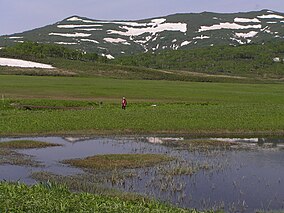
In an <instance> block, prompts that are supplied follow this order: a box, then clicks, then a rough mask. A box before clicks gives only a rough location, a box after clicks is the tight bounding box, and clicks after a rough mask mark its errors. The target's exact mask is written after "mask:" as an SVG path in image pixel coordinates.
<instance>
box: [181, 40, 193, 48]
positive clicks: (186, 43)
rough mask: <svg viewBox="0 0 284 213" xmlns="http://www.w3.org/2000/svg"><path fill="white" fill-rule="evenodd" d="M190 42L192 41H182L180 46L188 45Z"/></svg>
mask: <svg viewBox="0 0 284 213" xmlns="http://www.w3.org/2000/svg"><path fill="white" fill-rule="evenodd" d="M191 42H192V41H184V42H182V43H181V45H180V46H181V47H183V46H186V45H189V44H190V43H191Z"/></svg>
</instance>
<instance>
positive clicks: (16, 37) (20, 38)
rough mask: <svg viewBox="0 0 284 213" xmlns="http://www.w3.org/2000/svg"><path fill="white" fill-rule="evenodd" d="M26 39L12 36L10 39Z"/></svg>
mask: <svg viewBox="0 0 284 213" xmlns="http://www.w3.org/2000/svg"><path fill="white" fill-rule="evenodd" d="M21 38H24V37H23V36H11V37H9V39H21Z"/></svg>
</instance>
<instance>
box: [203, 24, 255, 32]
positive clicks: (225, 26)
mask: <svg viewBox="0 0 284 213" xmlns="http://www.w3.org/2000/svg"><path fill="white" fill-rule="evenodd" d="M251 28H255V29H258V28H261V25H260V24H258V25H240V24H236V23H229V22H225V23H220V24H215V25H212V26H201V28H200V29H199V30H198V32H203V31H209V30H221V29H251Z"/></svg>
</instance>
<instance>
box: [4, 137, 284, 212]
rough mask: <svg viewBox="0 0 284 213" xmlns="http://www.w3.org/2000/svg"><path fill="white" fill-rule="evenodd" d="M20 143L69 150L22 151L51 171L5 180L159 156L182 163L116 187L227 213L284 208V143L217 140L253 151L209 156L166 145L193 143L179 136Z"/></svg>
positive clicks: (24, 171)
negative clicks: (76, 161) (97, 159)
mask: <svg viewBox="0 0 284 213" xmlns="http://www.w3.org/2000/svg"><path fill="white" fill-rule="evenodd" d="M18 139H21V140H23V139H32V140H39V141H46V142H50V143H57V144H62V145H63V146H61V147H48V148H44V149H29V150H19V152H20V153H22V154H27V155H32V156H34V158H35V160H37V161H40V162H41V163H42V164H44V165H45V167H43V168H34V167H29V166H13V165H0V179H2V180H4V179H5V180H12V181H18V180H20V181H23V182H26V183H29V184H30V183H34V181H35V180H33V179H32V178H31V177H30V175H31V173H33V172H36V171H47V172H52V173H54V174H59V175H75V174H83V173H84V172H85V171H83V170H81V169H77V168H73V167H70V166H67V165H63V164H62V163H60V161H62V160H65V159H73V158H84V157H87V156H93V155H98V154H120V153H125V154H126V153H134V154H135V153H158V154H167V155H170V156H173V157H175V158H176V160H174V161H172V162H171V163H168V164H165V165H157V166H155V167H149V168H143V169H135V170H128V172H133V173H135V175H133V177H131V178H130V177H128V178H125V179H124V180H121V182H117V183H116V184H114V185H113V187H116V188H119V189H121V190H125V191H131V192H137V193H141V194H145V195H147V196H152V197H155V198H157V199H160V200H164V201H169V202H171V203H173V204H177V205H179V206H181V207H186V208H198V209H200V210H203V209H207V208H216V209H217V208H224V209H225V210H226V211H227V212H236V211H239V212H253V211H255V210H256V209H263V210H279V209H280V210H283V209H284V207H283V206H284V200H283V198H284V164H283V159H284V152H283V147H284V139H263V138H261V139H259V138H251V139H249V138H248V139H239V138H235V139H224V138H211V140H219V141H228V142H236V143H240V144H241V145H242V146H243V145H245V146H248V147H250V149H243V148H242V149H236V148H233V149H225V150H218V149H213V150H205V151H204V150H202V151H198V150H194V151H190V150H187V149H176V148H175V147H173V146H166V145H164V143H165V142H169V141H170V142H174V143H179V142H181V141H184V140H190V139H187V138H177V137H172V138H171V137H161V138H159V137H148V136H147V137H139V138H134V137H132V138H130V137H129V138H127V137H112V138H108V137H105V138H103V137H93V138H90V137H88V138H85V137H82V138H81V137H74V138H71V137H67V138H61V137H36V138H17V139H15V138H14V139H13V140H18ZM8 140H11V139H10V138H0V142H3V141H8ZM194 140H196V139H194ZM206 140H208V139H206ZM157 141H158V142H157ZM242 146H241V147H242ZM191 169H192V170H193V172H192V173H191ZM194 170H196V171H194ZM125 172H126V171H125ZM110 185H111V184H110Z"/></svg>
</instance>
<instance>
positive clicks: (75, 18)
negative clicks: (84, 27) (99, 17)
mask: <svg viewBox="0 0 284 213" xmlns="http://www.w3.org/2000/svg"><path fill="white" fill-rule="evenodd" d="M82 20H83V19H81V18H78V17H77V16H74V17H72V18H69V19H67V21H82Z"/></svg>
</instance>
